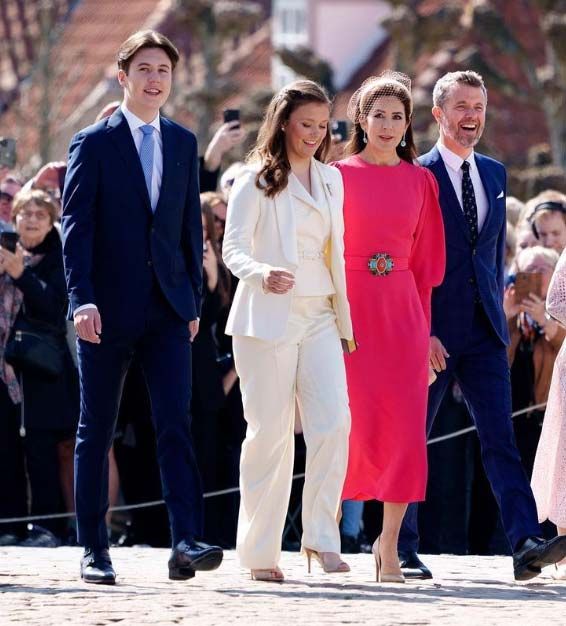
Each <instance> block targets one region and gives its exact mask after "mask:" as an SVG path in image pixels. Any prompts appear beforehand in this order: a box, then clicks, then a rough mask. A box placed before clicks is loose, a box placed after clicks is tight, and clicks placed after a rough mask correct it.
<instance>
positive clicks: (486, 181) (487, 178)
mask: <svg viewBox="0 0 566 626" xmlns="http://www.w3.org/2000/svg"><path fill="white" fill-rule="evenodd" d="M475 160H476V166H477V168H478V172H479V175H480V178H481V182H482V184H483V188H484V190H485V195H486V196H487V201H488V210H487V215H486V216H485V221H484V224H483V228H482V229H481V231H480V232H479V238H480V239H481V237H482V235H485V233H486V232H487V231H488V228H489V225H490V223H491V220H492V218H493V216H494V214H495V206H494V204H495V194H496V193H497V184H496V182H495V181H494V180H493V177H492V176H491V174H490V172H489V168H488V167H486V164H485V163H484V162H483V159H482V158H481V154H477V153H476V155H475Z"/></svg>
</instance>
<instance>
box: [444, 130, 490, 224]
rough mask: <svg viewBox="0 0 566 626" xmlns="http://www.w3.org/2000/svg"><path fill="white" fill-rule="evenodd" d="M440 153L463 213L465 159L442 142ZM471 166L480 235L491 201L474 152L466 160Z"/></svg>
mask: <svg viewBox="0 0 566 626" xmlns="http://www.w3.org/2000/svg"><path fill="white" fill-rule="evenodd" d="M436 147H437V148H438V151H439V152H440V156H441V157H442V160H443V161H444V165H446V171H447V172H448V176H449V177H450V182H451V183H452V186H453V187H454V191H455V192H456V197H457V198H458V202H459V203H460V207H461V208H462V211H463V210H464V208H463V205H462V178H463V176H464V172H463V171H462V163H463V162H464V159H463V158H462V157H459V156H458V155H457V154H455V153H454V152H452V150H449V149H448V148H447V147H446V146H445V145H444V144H442V143H441V142H440V141H439V142H438V143H437V144H436ZM465 160H466V161H468V163H469V164H470V178H471V179H472V185H473V186H474V195H475V196H476V207H477V209H478V233H479V232H481V229H482V227H483V225H484V223H485V218H486V217H487V212H488V209H489V200H488V199H487V194H486V193H485V189H484V187H483V183H482V181H481V177H480V173H479V171H478V166H477V164H476V159H475V156H474V152H473V150H472V153H471V154H470V156H469V157H468V158H467V159H465Z"/></svg>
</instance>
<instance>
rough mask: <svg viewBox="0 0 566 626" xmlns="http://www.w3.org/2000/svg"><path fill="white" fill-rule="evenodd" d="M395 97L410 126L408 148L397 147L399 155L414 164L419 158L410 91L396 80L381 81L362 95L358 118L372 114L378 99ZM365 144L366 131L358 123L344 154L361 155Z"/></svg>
mask: <svg viewBox="0 0 566 626" xmlns="http://www.w3.org/2000/svg"><path fill="white" fill-rule="evenodd" d="M386 96H393V97H395V98H397V99H398V100H399V102H401V104H402V105H403V108H404V110H405V118H406V119H407V120H408V122H409V125H408V126H407V130H406V132H405V142H406V144H407V145H406V146H404V147H403V146H401V144H399V145H398V146H397V155H398V156H399V158H400V159H403V160H404V161H407V162H408V163H413V162H414V161H415V160H416V158H417V149H416V147H415V140H414V137H413V125H412V110H413V102H412V100H411V95H410V93H409V91H408V90H407V89H406V88H405V87H404V86H403V85H401V84H399V83H398V82H396V81H394V80H391V81H389V80H380V81H378V82H377V83H376V85H375V87H374V88H373V89H372V88H369V89H368V90H367V91H366V92H364V93H363V94H362V96H361V97H360V99H359V102H358V107H359V115H358V116H356V117H357V118H360V117H361V118H366V117H367V116H368V115H369V114H370V113H371V109H372V107H373V104H374V103H375V101H376V99H377V98H379V97H386ZM366 145H367V144H366V143H365V142H364V129H363V128H362V126H361V124H360V123H359V121H358V122H356V123H355V124H354V125H353V126H352V131H351V134H350V139H349V141H348V143H347V144H346V146H345V147H344V154H347V155H348V154H359V153H360V152H362V151H363V150H364V148H365V147H366Z"/></svg>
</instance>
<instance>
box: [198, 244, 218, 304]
mask: <svg viewBox="0 0 566 626" xmlns="http://www.w3.org/2000/svg"><path fill="white" fill-rule="evenodd" d="M202 266H203V268H204V270H205V272H206V283H207V285H208V290H209V291H210V292H213V291H214V290H215V289H216V285H217V284H218V258H217V257H216V251H215V250H214V246H213V245H212V243H211V242H210V240H209V239H207V240H206V245H205V249H204V251H203V253H202Z"/></svg>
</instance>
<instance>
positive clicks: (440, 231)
mask: <svg viewBox="0 0 566 626" xmlns="http://www.w3.org/2000/svg"><path fill="white" fill-rule="evenodd" d="M420 172H421V174H422V176H423V178H424V184H423V198H422V205H421V211H420V215H419V221H418V224H417V228H416V230H415V234H414V241H413V247H412V249H411V256H410V258H409V267H410V269H411V271H412V272H413V276H414V277H415V282H416V284H417V289H418V292H419V297H420V299H421V304H422V307H423V311H424V314H425V317H426V319H427V321H428V325H429V328H430V325H431V319H430V318H431V313H430V299H431V295H432V288H433V287H437V286H438V285H440V283H441V282H442V279H443V278H444V270H445V266H446V242H445V235H444V223H443V221H442V211H441V209H440V204H439V202H438V183H437V182H436V179H435V178H434V175H433V174H432V172H430V171H429V170H427V169H426V168H424V167H422V168H420Z"/></svg>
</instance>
